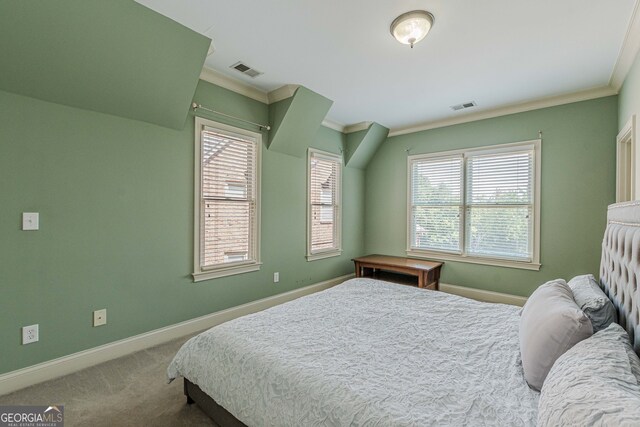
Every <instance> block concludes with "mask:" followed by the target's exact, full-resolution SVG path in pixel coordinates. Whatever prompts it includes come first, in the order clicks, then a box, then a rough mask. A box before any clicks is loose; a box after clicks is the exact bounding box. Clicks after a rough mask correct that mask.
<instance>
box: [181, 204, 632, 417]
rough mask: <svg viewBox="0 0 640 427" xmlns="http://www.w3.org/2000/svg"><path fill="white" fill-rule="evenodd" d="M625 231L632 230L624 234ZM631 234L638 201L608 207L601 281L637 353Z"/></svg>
mask: <svg viewBox="0 0 640 427" xmlns="http://www.w3.org/2000/svg"><path fill="white" fill-rule="evenodd" d="M627 230H632V231H633V233H625V232H624V231H627ZM634 236H640V201H634V202H627V203H618V204H614V205H611V206H609V209H608V212H607V227H606V230H605V233H604V239H603V242H602V259H601V262H600V283H601V286H602V287H603V288H604V291H605V293H607V294H608V296H609V298H610V299H611V301H613V303H614V306H615V307H616V311H617V313H618V323H619V324H620V325H622V326H623V327H624V328H625V329H626V330H627V332H628V333H629V336H630V338H631V343H632V344H633V345H634V350H635V351H636V352H637V353H638V354H639V355H640V286H638V285H637V283H640V272H638V271H636V270H634V269H633V266H631V265H630V261H629V260H628V259H627V257H625V256H624V252H625V251H627V250H629V249H627V246H628V247H629V248H631V250H633V246H632V245H631V243H630V242H632V241H633V240H634V239H633V238H634ZM619 240H620V241H621V243H619V242H618V241H619ZM638 240H640V239H638ZM636 241H637V240H636ZM627 243H628V244H627ZM639 251H640V250H639ZM628 258H631V257H628ZM636 331H638V333H637V334H636ZM184 394H185V395H186V396H187V404H193V403H197V404H198V406H199V407H200V408H201V409H202V410H203V411H204V412H205V413H206V414H207V415H208V416H209V417H210V418H211V419H212V420H213V421H214V422H215V423H217V424H218V425H219V426H220V427H247V426H246V424H244V423H242V422H241V421H240V420H238V419H237V418H236V417H234V416H233V415H231V413H230V412H229V411H227V410H226V409H225V408H223V407H222V406H220V405H218V403H216V401H215V400H213V399H212V398H211V397H210V396H209V395H207V394H206V393H205V392H204V391H202V390H201V389H200V387H198V385H197V384H194V383H192V382H191V381H189V380H188V379H186V378H185V379H184Z"/></svg>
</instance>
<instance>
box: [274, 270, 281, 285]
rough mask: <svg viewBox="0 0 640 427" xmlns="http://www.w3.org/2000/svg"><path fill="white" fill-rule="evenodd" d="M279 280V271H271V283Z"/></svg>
mask: <svg viewBox="0 0 640 427" xmlns="http://www.w3.org/2000/svg"><path fill="white" fill-rule="evenodd" d="M279 281H280V273H279V272H278V271H276V272H275V273H273V283H278V282H279Z"/></svg>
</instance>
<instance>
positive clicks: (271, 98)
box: [267, 85, 300, 104]
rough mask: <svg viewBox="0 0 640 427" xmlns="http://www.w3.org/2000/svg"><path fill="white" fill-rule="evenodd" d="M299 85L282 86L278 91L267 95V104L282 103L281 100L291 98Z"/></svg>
mask: <svg viewBox="0 0 640 427" xmlns="http://www.w3.org/2000/svg"><path fill="white" fill-rule="evenodd" d="M299 87H300V85H284V86H282V87H279V88H278V89H275V90H272V91H271V92H269V93H267V100H268V103H269V104H273V103H274V102H278V101H282V100H283V99H287V98H291V97H292V96H293V94H294V93H296V89H298V88H299Z"/></svg>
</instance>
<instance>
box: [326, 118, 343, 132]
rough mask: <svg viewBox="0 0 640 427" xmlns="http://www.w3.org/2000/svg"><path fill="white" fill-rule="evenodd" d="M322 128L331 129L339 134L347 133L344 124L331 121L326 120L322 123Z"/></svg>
mask: <svg viewBox="0 0 640 427" xmlns="http://www.w3.org/2000/svg"><path fill="white" fill-rule="evenodd" d="M322 126H324V127H326V128H329V129H333V130H337V131H338V132H341V133H345V130H344V129H345V126H344V125H343V124H342V123H338V122H336V121H334V120H331V119H324V120H323V121H322Z"/></svg>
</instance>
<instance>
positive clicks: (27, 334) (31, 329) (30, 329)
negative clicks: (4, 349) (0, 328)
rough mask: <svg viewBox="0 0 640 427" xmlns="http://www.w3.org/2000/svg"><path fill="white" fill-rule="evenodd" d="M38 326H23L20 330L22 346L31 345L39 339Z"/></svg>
mask: <svg viewBox="0 0 640 427" xmlns="http://www.w3.org/2000/svg"><path fill="white" fill-rule="evenodd" d="M39 338H40V337H39V333H38V325H31V326H24V327H23V328H22V344H31V343H34V342H36V341H38V339H39Z"/></svg>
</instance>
